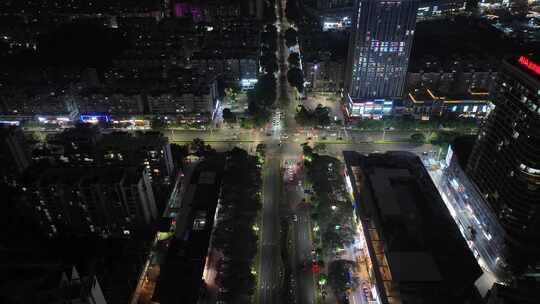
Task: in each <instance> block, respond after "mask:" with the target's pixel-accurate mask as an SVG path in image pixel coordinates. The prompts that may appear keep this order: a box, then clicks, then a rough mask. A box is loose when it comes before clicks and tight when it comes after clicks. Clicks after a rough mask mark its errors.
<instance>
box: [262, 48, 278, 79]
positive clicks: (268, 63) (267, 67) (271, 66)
mask: <svg viewBox="0 0 540 304" xmlns="http://www.w3.org/2000/svg"><path fill="white" fill-rule="evenodd" d="M260 63H261V67H262V68H263V70H264V72H265V73H274V72H276V71H277V70H278V64H277V59H276V55H275V53H274V51H271V50H269V49H264V50H263V53H262V55H261V58H260Z"/></svg>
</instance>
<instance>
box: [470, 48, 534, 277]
mask: <svg viewBox="0 0 540 304" xmlns="http://www.w3.org/2000/svg"><path fill="white" fill-rule="evenodd" d="M498 75H499V77H498V79H497V83H496V85H495V88H494V90H493V92H492V100H493V102H494V104H495V109H493V110H492V112H491V113H490V114H489V116H488V119H487V121H486V124H485V125H484V128H483V129H482V130H481V132H480V134H479V135H478V140H477V142H476V144H475V146H474V148H473V151H472V154H471V156H470V158H469V161H468V164H467V171H468V173H469V175H470V177H471V179H472V180H473V181H474V182H475V183H476V185H477V187H478V188H479V190H480V192H481V193H482V194H483V195H484V197H485V198H486V200H487V201H488V203H489V204H490V205H491V207H492V209H493V211H494V212H495V214H496V215H497V216H498V218H499V221H500V224H501V225H502V227H503V228H504V230H505V231H506V234H507V235H506V241H507V243H508V248H509V249H510V252H509V259H510V260H509V262H510V264H511V265H512V266H514V269H515V270H516V268H517V270H518V271H519V270H526V268H524V267H528V266H533V267H534V265H535V264H536V262H537V261H538V259H539V258H540V57H539V56H534V55H522V56H519V57H517V58H511V59H508V60H505V61H503V64H502V66H501V68H500V71H499V74H498ZM512 257H514V258H512Z"/></svg>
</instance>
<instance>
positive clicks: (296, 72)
mask: <svg viewBox="0 0 540 304" xmlns="http://www.w3.org/2000/svg"><path fill="white" fill-rule="evenodd" d="M287 79H288V80H289V84H290V85H291V86H293V87H295V88H296V89H297V90H298V92H300V93H302V92H303V91H304V74H303V73H302V70H300V69H299V68H294V67H293V68H291V69H289V70H288V71H287Z"/></svg>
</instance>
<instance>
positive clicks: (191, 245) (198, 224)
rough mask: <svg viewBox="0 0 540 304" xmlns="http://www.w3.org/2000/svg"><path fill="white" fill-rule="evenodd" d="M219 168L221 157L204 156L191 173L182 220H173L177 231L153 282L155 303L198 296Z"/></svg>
mask: <svg viewBox="0 0 540 304" xmlns="http://www.w3.org/2000/svg"><path fill="white" fill-rule="evenodd" d="M222 172H223V163H222V162H221V161H219V160H212V161H209V160H206V161H203V162H202V163H200V164H199V165H198V166H197V168H196V169H195V171H194V172H193V175H192V176H191V180H190V184H189V187H188V189H187V193H186V195H185V196H184V198H183V200H182V205H183V207H182V210H181V211H180V213H179V215H178V216H179V218H180V217H183V219H184V220H182V221H180V220H177V225H176V229H177V235H176V237H175V238H174V239H173V241H171V245H170V247H169V251H168V255H167V258H166V261H165V264H164V265H162V268H161V275H160V277H159V280H158V283H157V285H156V290H155V293H154V299H155V300H156V301H158V302H159V303H162V304H167V303H195V302H196V301H197V299H198V297H199V293H200V289H201V287H202V282H203V281H202V274H203V270H204V266H205V263H206V255H207V253H208V247H209V242H210V236H211V233H212V228H213V224H214V223H213V221H214V214H215V211H216V207H217V200H218V195H219V189H220V187H221V179H222ZM182 211H183V212H184V213H187V214H181V212H182Z"/></svg>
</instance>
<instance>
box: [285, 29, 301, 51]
mask: <svg viewBox="0 0 540 304" xmlns="http://www.w3.org/2000/svg"><path fill="white" fill-rule="evenodd" d="M297 44H298V32H296V30H295V29H294V28H292V27H290V28H288V29H287V30H286V31H285V45H286V46H287V47H289V48H290V47H291V46H295V45H297Z"/></svg>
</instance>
